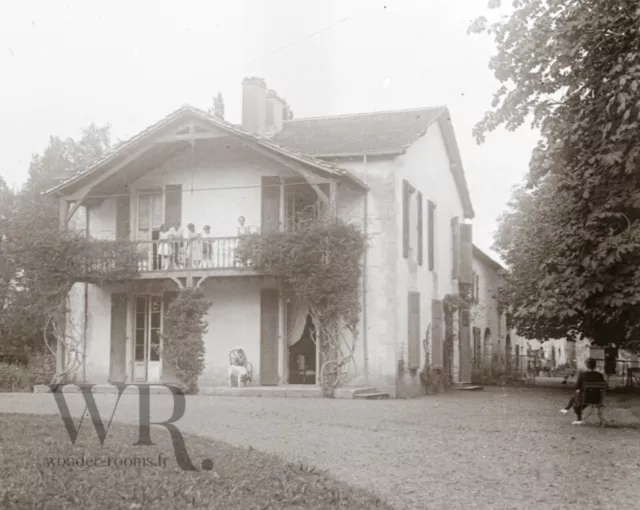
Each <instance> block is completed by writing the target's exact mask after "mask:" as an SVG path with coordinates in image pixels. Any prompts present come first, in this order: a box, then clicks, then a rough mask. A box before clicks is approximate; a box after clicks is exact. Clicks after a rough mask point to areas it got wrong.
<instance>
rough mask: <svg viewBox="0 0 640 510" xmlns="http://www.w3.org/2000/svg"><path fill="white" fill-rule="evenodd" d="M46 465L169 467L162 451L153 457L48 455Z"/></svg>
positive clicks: (51, 466)
mask: <svg viewBox="0 0 640 510" xmlns="http://www.w3.org/2000/svg"><path fill="white" fill-rule="evenodd" d="M45 466H46V467H48V468H57V467H116V468H130V467H135V468H143V467H162V468H164V467H167V457H166V456H165V455H163V454H162V453H160V454H158V455H156V456H153V457H139V456H128V455H122V456H114V455H98V456H95V457H94V456H85V455H83V456H81V457H80V456H68V457H46V458H45Z"/></svg>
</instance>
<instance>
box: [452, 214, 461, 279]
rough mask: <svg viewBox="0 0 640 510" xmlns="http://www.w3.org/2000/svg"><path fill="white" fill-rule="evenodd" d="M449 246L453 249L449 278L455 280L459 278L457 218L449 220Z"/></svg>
mask: <svg viewBox="0 0 640 510" xmlns="http://www.w3.org/2000/svg"><path fill="white" fill-rule="evenodd" d="M451 245H452V248H453V249H452V253H453V260H452V261H451V262H452V270H451V278H452V279H453V280H457V279H458V278H460V220H459V219H458V217H457V216H456V217H455V218H452V219H451Z"/></svg>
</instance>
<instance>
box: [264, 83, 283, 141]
mask: <svg viewBox="0 0 640 510" xmlns="http://www.w3.org/2000/svg"><path fill="white" fill-rule="evenodd" d="M284 105H285V103H284V99H282V98H281V97H280V96H278V94H277V93H276V91H275V90H269V91H268V92H267V117H266V126H267V128H266V133H267V135H274V134H276V133H279V132H280V131H282V123H283V121H284Z"/></svg>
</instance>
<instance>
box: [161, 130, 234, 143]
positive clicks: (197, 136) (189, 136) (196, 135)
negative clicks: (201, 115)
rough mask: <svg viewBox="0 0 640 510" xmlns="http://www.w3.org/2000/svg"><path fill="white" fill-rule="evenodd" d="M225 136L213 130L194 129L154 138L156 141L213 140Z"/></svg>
mask: <svg viewBox="0 0 640 510" xmlns="http://www.w3.org/2000/svg"><path fill="white" fill-rule="evenodd" d="M226 136H228V135H226V134H224V133H214V132H213V131H210V132H207V133H201V132H198V131H194V132H193V133H185V134H178V135H168V136H161V137H160V138H158V139H157V140H156V143H171V142H190V141H192V140H213V139H215V138H224V137H226Z"/></svg>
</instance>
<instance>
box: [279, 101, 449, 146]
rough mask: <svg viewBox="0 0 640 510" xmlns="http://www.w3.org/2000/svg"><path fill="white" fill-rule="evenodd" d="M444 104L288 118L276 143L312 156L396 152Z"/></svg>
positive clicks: (416, 135) (421, 130)
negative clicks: (431, 106)
mask: <svg viewBox="0 0 640 510" xmlns="http://www.w3.org/2000/svg"><path fill="white" fill-rule="evenodd" d="M443 111H444V108H443V107H434V108H419V109H415V110H398V111H388V112H371V113H359V114H353V115H337V116H333V117H313V118H306V119H304V118H303V119H296V120H290V121H286V122H285V123H284V127H283V129H282V131H280V132H279V133H277V134H276V135H275V136H274V137H273V138H272V139H271V140H273V142H274V143H276V144H278V145H281V146H283V147H287V148H289V149H293V150H296V151H299V152H303V153H304V154H308V155H310V156H325V157H328V156H341V155H343V156H351V155H357V154H367V155H375V154H397V153H402V152H403V151H405V150H406V149H407V148H408V147H409V146H410V145H411V144H412V143H413V142H415V141H416V140H417V139H418V138H419V137H421V136H422V135H424V134H425V133H426V132H427V129H428V127H429V126H430V125H431V124H432V123H433V122H434V121H435V120H436V119H437V118H438V116H439V115H440V114H442V113H443Z"/></svg>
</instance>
